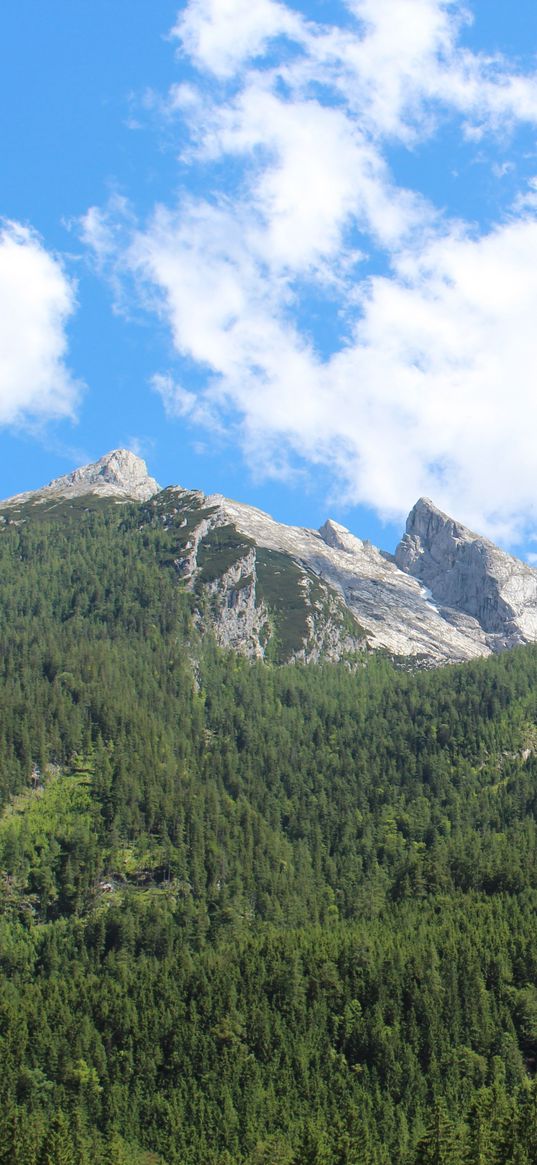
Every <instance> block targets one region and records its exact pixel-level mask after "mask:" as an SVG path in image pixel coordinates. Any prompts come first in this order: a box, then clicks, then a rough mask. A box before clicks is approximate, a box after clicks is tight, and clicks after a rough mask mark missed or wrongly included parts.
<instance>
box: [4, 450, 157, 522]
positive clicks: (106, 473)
mask: <svg viewBox="0 0 537 1165" xmlns="http://www.w3.org/2000/svg"><path fill="white" fill-rule="evenodd" d="M159 489H160V486H159V484H158V482H156V481H155V479H154V477H150V476H149V474H148V472H147V466H146V464H145V461H142V459H141V457H137V456H136V454H135V453H131V452H130V450H129V449H114V450H113V451H112V452H111V453H107V454H106V455H105V456H104V457H101V458H100V460H99V461H95V462H93V463H92V464H91V465H85V466H83V467H82V468H81V469H74V470H73V472H72V473H66V474H64V475H63V476H62V477H56V478H55V479H54V481H51V482H50V484H49V485H45V486H43V487H42V489H39V490H29V491H27V492H26V493H20V494H15V496H14V497H12V498H7V499H6V500H5V501H3V502H0V508H4V507H8V508H19V507H21V506H23V505H24V504H25V503H26V502H30V503H31V504H34V505H35V504H39V503H41V504H42V503H45V502H48V503H51V502H53V501H54V499H57V500H60V499H62V498H65V499H68V500H73V499H74V498H78V497H85V496H87V495H88V494H92V495H94V496H95V497H108V498H114V499H115V500H116V501H138V502H144V501H147V499H148V498H150V497H152V495H153V494H154V493H157V491H158V490H159Z"/></svg>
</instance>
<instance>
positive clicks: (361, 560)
mask: <svg viewBox="0 0 537 1165" xmlns="http://www.w3.org/2000/svg"><path fill="white" fill-rule="evenodd" d="M90 501H91V503H92V504H95V503H98V502H101V503H105V502H106V501H113V502H115V503H118V502H119V503H126V502H136V503H139V504H140V506H141V513H140V521H141V522H146V523H150V524H155V523H156V524H160V525H163V526H165V527H166V529H167V530H168V531H170V530H171V531H172V532H173V537H174V546H175V556H174V569H175V571H176V573H177V578H178V580H180V582H181V584H182V585H183V586H185V587H186V588H187V589H188V590H190V591H191V593H192V595H193V606H194V612H195V617H196V619H197V621H198V624H199V626H200V629H201V630H207V629H210V630H211V631H212V632H213V633H214V634H215V635H216V638H217V641H218V642H219V643H220V644H221V645H222V646H227V647H231V648H233V649H235V650H237V651H240V652H242V653H243V654H246V655H249V656H252V657H258V658H268V659H274V660H277V661H283V660H297V661H302V662H312V661H317V660H321V659H325V660H329V661H334V660H337V659H340V658H348V659H351V658H353V657H354V658H355V657H356V656H357V654H358V653H361V652H363V651H364V650H377V649H382V650H384V651H386V652H388V653H389V654H391V655H393V656H398V657H403V658H407V659H408V662H409V663H410V664H415V665H416V666H428V667H430V666H436V665H439V664H443V663H448V662H449V663H453V662H460V661H463V660H467V659H472V658H475V657H477V656H482V655H489V654H491V653H492V652H497V651H502V650H505V649H507V648H510V647H513V646H515V645H517V644H522V643H529V642H535V641H537V571H535V570H532V569H531V567H529V566H528V565H526V564H525V563H523V562H521V561H519V560H518V559H516V558H514V557H513V556H512V555H510V554H507V553H505V551H503V550H500V549H499V548H498V547H497V546H495V545H494V544H493V543H492V542H490V541H489V540H487V539H486V538H483V537H480V536H479V535H478V534H475V533H473V532H472V531H471V530H468V529H467V528H466V527H465V526H463V525H462V524H461V523H460V522H457V521H455V520H454V519H452V518H450V517H449V516H448V515H447V514H444V513H442V511H441V510H439V509H437V507H436V506H435V505H434V504H433V502H431V501H430V500H429V499H428V498H420V499H419V501H418V502H417V503H416V505H415V506H414V508H413V510H412V511H411V513H410V515H409V517H408V521H407V524H406V532H405V533H404V535H403V537H402V539H401V542H400V543H399V546H398V547H397V550H396V553H395V555H391V554H388V553H387V552H385V551H383V550H379V549H378V548H377V547H376V546H373V545H372V544H371V543H370V542H368V541H362V540H361V539H360V538H358V537H356V535H354V534H352V533H351V532H350V531H349V530H347V529H345V527H344V526H342V525H340V524H339V523H338V522H334V521H332V520H330V519H329V520H328V521H326V522H325V523H324V525H323V526H321V528H320V529H319V530H309V529H305V528H302V527H298V526H286V525H283V524H282V523H279V522H276V521H275V520H274V519H273V518H271V517H270V516H269V515H268V514H265V513H263V512H262V511H261V510H258V509H255V508H254V507H252V506H248V505H246V504H244V503H241V502H235V501H231V500H230V499H228V498H225V497H223V496H222V495H221V494H212V495H205V494H204V493H202V492H201V491H199V490H188V489H185V488H183V487H182V486H172V487H169V488H167V489H164V490H162V489H160V487H159V486H158V484H157V482H156V481H155V480H154V478H152V477H150V476H149V474H148V471H147V467H146V465H145V462H144V461H142V460H141V459H140V458H139V457H137V456H135V454H133V453H130V452H129V451H127V450H122V449H120V450H114V451H112V452H111V453H108V454H107V455H106V456H105V457H102V458H101V459H100V460H99V461H97V462H95V463H93V464H91V465H88V466H85V467H83V468H81V469H76V470H75V471H74V472H73V473H69V474H66V475H65V476H63V477H59V478H56V479H55V481H53V482H51V483H50V484H49V485H48V486H45V487H44V488H43V489H41V490H37V491H30V492H27V493H23V494H18V495H17V496H16V497H14V498H10V499H8V500H7V501H5V502H3V503H0V515H2V517H3V524H4V525H6V524H7V525H8V524H9V523H10V522H14V521H15V522H20V521H24V520H29V519H31V516H32V514H38V513H40V514H43V513H50V512H51V511H52V512H53V513H55V514H56V515H57V516H59V517H61V513H62V508H65V506H69V504H71V505H72V504H77V505H79V506H80V505H82V506H84V505H85V504H90Z"/></svg>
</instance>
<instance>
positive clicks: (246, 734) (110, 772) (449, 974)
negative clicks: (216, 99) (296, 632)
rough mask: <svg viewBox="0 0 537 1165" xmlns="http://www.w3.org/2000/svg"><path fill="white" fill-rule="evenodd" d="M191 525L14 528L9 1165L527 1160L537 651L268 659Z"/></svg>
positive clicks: (7, 724) (86, 509) (4, 976)
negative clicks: (222, 604)
mask: <svg viewBox="0 0 537 1165" xmlns="http://www.w3.org/2000/svg"><path fill="white" fill-rule="evenodd" d="M163 517H164V519H165V520H163ZM179 537H180V531H179V529H178V528H177V527H176V524H175V522H174V520H173V516H170V515H167V516H166V515H164V516H163V513H162V506H160V507H159V506H154V505H152V504H151V503H147V504H145V505H134V504H132V505H130V504H129V505H125V506H118V505H114V504H113V503H111V502H103V501H100V502H97V501H96V502H95V503H93V504H90V502H89V501H88V499H87V498H84V499H79V500H78V502H76V503H67V502H65V503H63V504H59V505H58V504H56V505H55V506H54V507H46V506H45V507H40V508H38V507H33V509H32V508H29V510H28V513H27V514H23V513H22V514H21V513H18V515H17V520H16V521H13V520H9V516H8V514H7V512H6V513H5V517H4V520H3V523H2V524H1V525H0V644H1V649H0V674H1V692H2V699H1V704H0V797H1V805H2V810H1V816H0V883H1V896H0V984H1V986H0V1163H1V1165H95V1163H97V1165H101V1163H102V1165H537V1086H536V1083H535V1080H536V1071H537V845H536V842H537V827H536V811H537V648H534V647H526V648H519V649H517V650H514V651H511V652H506V653H504V654H502V655H500V656H497V657H494V658H491V659H486V660H479V661H477V662H475V663H470V664H464V665H461V666H456V667H454V666H452V667H447V668H442V669H438V670H435V671H421V672H416V673H412V672H409V671H408V669H404V668H402V667H401V666H400V661H397V660H392V659H390V658H388V657H387V656H383V655H382V654H373V653H367V652H366V651H363V652H361V653H360V655H359V657H357V659H356V661H355V663H354V665H351V664H349V663H340V664H338V665H307V666H303V665H281V666H280V665H277V664H276V663H271V662H252V661H249V660H247V659H244V658H241V657H240V656H237V655H233V654H230V653H226V652H224V651H222V650H220V649H218V648H217V647H216V645H215V644H214V643H213V642H212V641H211V639H210V637H209V636H206V635H205V636H201V635H200V633H199V629H198V625H197V622H196V620H195V619H194V618H193V615H192V609H193V608H192V596H191V595H190V594H189V593H188V591H186V590H185V588H184V584H183V583H182V582H181V579H180V577H179V575H178V572H177V569H176V567H175V559H176V557H177V555H176V547H177V542H178V538H179Z"/></svg>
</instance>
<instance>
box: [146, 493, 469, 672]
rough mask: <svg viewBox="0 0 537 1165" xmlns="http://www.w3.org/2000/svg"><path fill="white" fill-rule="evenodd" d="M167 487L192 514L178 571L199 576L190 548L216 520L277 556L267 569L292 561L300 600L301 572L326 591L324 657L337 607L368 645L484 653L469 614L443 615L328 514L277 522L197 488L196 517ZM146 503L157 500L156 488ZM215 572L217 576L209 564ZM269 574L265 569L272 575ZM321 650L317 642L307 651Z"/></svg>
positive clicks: (420, 589)
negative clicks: (308, 522) (317, 524)
mask: <svg viewBox="0 0 537 1165" xmlns="http://www.w3.org/2000/svg"><path fill="white" fill-rule="evenodd" d="M172 492H173V493H174V494H175V497H176V500H177V505H178V508H179V509H182V508H183V507H185V508H186V509H187V510H189V511H190V520H191V521H193V522H194V529H193V531H192V536H191V538H190V539H189V543H188V554H189V557H188V560H186V559H185V560H184V561H185V565H184V566H183V567H182V569H183V571H184V573H185V574H187V575H189V577H190V578H191V579H194V578H196V577H198V578H199V577H200V574H199V573H198V572H199V571H200V566H199V562H198V551H199V549H200V548H201V550H202V552H203V551H204V549H205V552H206V548H207V544H208V539H209V534H210V531H211V530H214V529H216V528H218V527H224V528H227V529H229V530H230V531H235V532H238V533H239V534H240V535H242V536H243V537H245V538H247V539H248V540H249V545H250V546H253V547H254V549H255V556H256V557H258V556H259V550H260V549H264V550H265V551H266V552H268V553H269V554H271V555H278V556H280V557H279V558H278V561H277V563H276V561H275V560H272V568H273V572H275V571H276V570H280V571H281V570H282V566H285V568H286V570H287V572H288V571H289V570H291V569H292V566H293V564H295V566H298V568H299V570H300V572H301V577H302V580H303V581H302V582H301V583H300V585H301V587H302V589H303V594H304V604H305V607H307V605H308V604H307V586H308V583H307V580H308V579H310V580H311V579H312V578H313V579H317V580H320V583H321V584H323V586H324V591H323V597H324V599H325V601H326V602H328V598H329V596H331V604H330V610H327V609H326V607H325V609H324V611H323V610H322V609H321V610H319V608H317V613H318V615H319V619H318V622H320V623H323V621H324V623H325V624H326V619H327V618H328V620H329V622H331V630H330V636H331V638H332V640H333V643H332V652H331V656H330V657H338V656H341V654H342V650H341V649H342V646H343V645H342V642H341V641H340V637H339V635H338V634H337V633H336V627H335V623H336V621H337V618H336V610H337V609H338V608H339V612H340V613H342V611H343V610H346V611H347V612H348V614H349V615H350V616H351V618H352V619H353V620H356V622H357V624H359V626H360V627H361V628H363V631H365V634H366V636H367V642H368V644H369V646H370V647H372V648H383V649H384V650H386V651H389V652H391V653H393V654H396V655H409V656H419V657H422V658H423V659H426V660H429V661H430V662H431V663H444V662H447V661H452V662H454V661H461V660H465V659H472V658H474V657H475V656H478V655H486V654H488V653H489V651H490V647H489V645H488V643H487V639H486V636H485V634H484V633H483V630H482V628H481V627H480V625H479V623H478V622H477V620H475V619H472V618H470V617H469V616H467V615H457V613H456V612H453V616H452V620H448V619H446V617H445V616H444V615H443V614H441V613H440V612H439V611H438V609H437V607H436V604H435V603H434V602H433V601H431V599H430V596H429V594H428V592H427V590H426V589H425V588H424V586H423V585H422V584H421V583H420V582H419V581H418V580H416V579H415V578H413V576H412V575H410V574H406V573H405V572H403V571H402V570H400V569H399V567H398V566H397V565H396V563H395V561H394V559H393V557H392V556H391V555H389V554H386V553H385V552H383V551H381V550H378V549H377V548H376V547H375V546H372V545H371V543H369V542H362V541H361V539H359V538H356V537H355V536H354V535H352V534H351V533H350V532H349V531H348V530H345V528H344V527H343V526H340V525H339V524H338V523H336V522H332V521H328V522H326V523H325V524H324V526H322V527H321V529H320V530H307V529H303V528H302V527H298V526H285V525H283V524H281V523H279V522H276V521H274V519H273V518H271V517H270V516H269V515H268V514H265V513H263V512H262V511H261V510H257V509H254V508H253V507H252V506H247V505H243V504H241V503H240V502H231V501H229V500H228V499H227V498H224V497H222V496H221V495H220V494H214V495H212V496H210V497H207V498H205V497H204V495H197V503H196V504H198V505H199V507H200V514H203V517H200V520H199V523H196V521H195V518H194V515H193V511H192V502H191V500H190V499H191V498H192V496H193V495H191V494H187V493H186V491H184V490H180V489H176V490H175V491H169V493H170V494H171V493H172ZM154 504H155V505H157V504H162V495H160V500H159V501H157V500H155V503H154ZM209 542H210V539H209ZM237 561H238V560H237ZM264 562H265V568H266V569H269V570H270V560H267V559H266V558H265V560H264ZM235 565H236V564H235ZM250 566H251V563H250V565H248V568H246V566H245V567H244V572H243V577H246V578H248V579H251V577H252V574H251V569H250ZM215 573H216V575H217V577H222V576H219V575H218V571H217V570H215ZM201 577H203V576H202V575H201ZM275 578H276V575H275V573H273V574H272V581H273V583H274V581H275ZM327 588H328V589H327ZM254 601H255V600H254ZM312 614H313V612H312V610H311V607H310V609H309V612H308V613H307V616H306V617H308V615H309V617H310V618H311V617H312ZM323 616H324V618H323ZM223 642H225V640H223ZM343 642H344V647H343V650H345V651H348V650H349V647H350V645H349V644H348V643H347V642H345V641H343ZM325 654H326V653H325V651H324V650H323V644H322V642H321V644H320V649H319V652H318V654H317V656H315V658H318V657H319V655H325Z"/></svg>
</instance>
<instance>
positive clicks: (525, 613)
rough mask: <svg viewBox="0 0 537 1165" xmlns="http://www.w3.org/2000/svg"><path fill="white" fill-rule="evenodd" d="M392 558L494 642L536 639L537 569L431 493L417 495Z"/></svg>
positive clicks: (495, 645)
mask: <svg viewBox="0 0 537 1165" xmlns="http://www.w3.org/2000/svg"><path fill="white" fill-rule="evenodd" d="M395 561H396V563H397V565H398V566H399V568H400V569H401V570H403V571H405V572H406V573H408V574H410V575H412V576H413V577H414V578H418V579H419V580H420V581H421V582H422V583H423V585H424V586H426V587H427V588H428V589H429V591H430V592H431V595H432V597H433V598H434V600H435V602H436V603H437V604H438V605H442V606H444V607H447V608H453V609H455V610H456V611H458V612H461V613H464V614H466V615H470V616H471V617H473V618H474V619H476V620H477V622H478V623H479V625H480V627H481V628H482V629H483V631H484V632H485V634H486V635H487V636H488V642H489V645H490V646H491V647H492V648H499V647H502V646H505V647H508V646H512V645H514V644H516V643H525V642H529V641H534V640H535V639H537V571H535V570H532V568H531V567H530V566H527V565H526V563H524V562H521V561H520V560H519V559H517V558H514V557H513V556H512V555H510V554H507V553H506V552H505V551H503V550H500V549H499V547H498V546H495V545H494V543H493V542H490V541H489V540H488V539H487V538H483V537H480V536H479V535H478V534H474V533H473V531H471V530H468V529H467V528H466V526H463V525H462V524H461V523H460V522H455V521H454V520H453V519H452V518H450V517H449V516H448V515H447V514H444V513H442V511H441V510H439V509H437V507H436V506H435V505H433V503H432V502H431V501H430V500H429V498H420V499H419V501H418V502H416V505H415V506H414V508H413V510H412V511H411V513H410V514H409V517H408V520H407V524H406V533H405V534H404V535H403V538H402V539H401V542H400V543H399V546H398V547H397V550H396V554H395ZM495 640H497V642H495Z"/></svg>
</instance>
